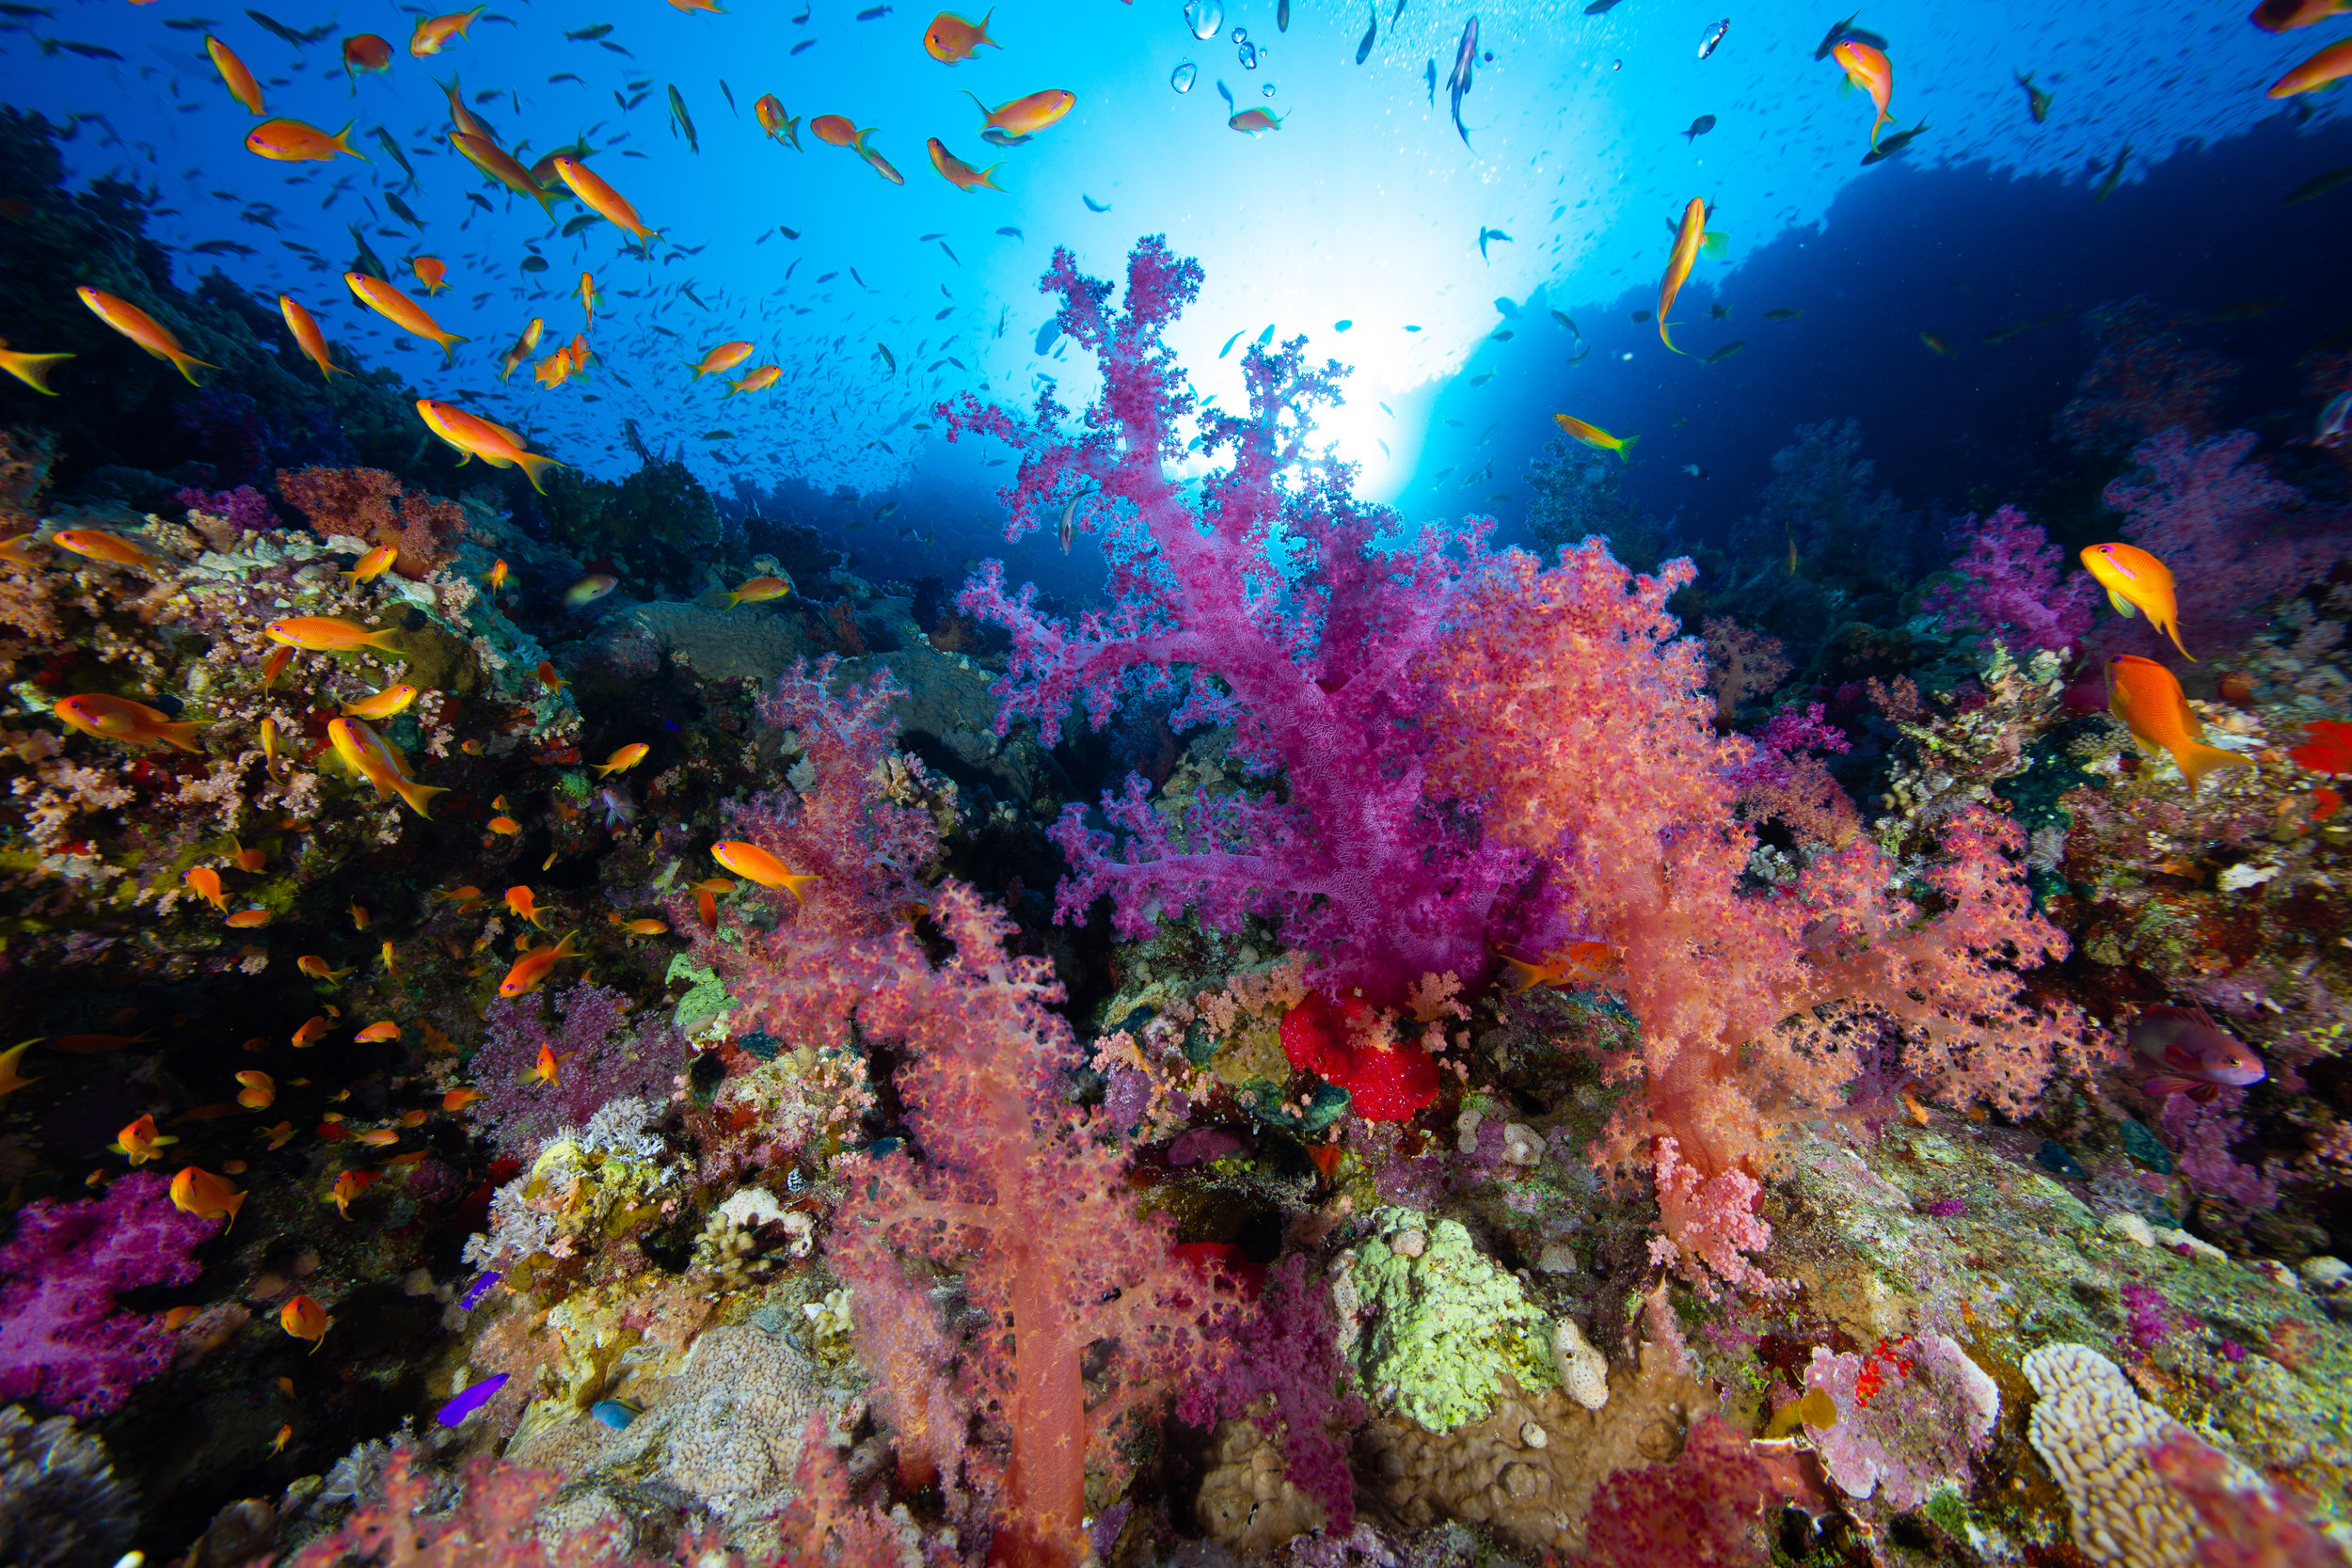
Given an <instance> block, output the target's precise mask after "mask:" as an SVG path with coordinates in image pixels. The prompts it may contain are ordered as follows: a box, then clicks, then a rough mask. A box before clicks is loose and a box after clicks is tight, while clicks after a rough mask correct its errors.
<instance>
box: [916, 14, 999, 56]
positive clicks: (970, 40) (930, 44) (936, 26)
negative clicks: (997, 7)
mask: <svg viewBox="0 0 2352 1568" xmlns="http://www.w3.org/2000/svg"><path fill="white" fill-rule="evenodd" d="M995 14H996V13H995V11H994V10H993V9H992V10H991V11H990V12H989V13H988V16H983V17H981V18H980V20H979V21H977V22H976V23H975V22H966V21H964V20H963V18H961V17H960V16H958V15H956V14H955V13H954V12H952V11H942V12H940V13H939V14H938V15H937V16H935V17H932V18H931V24H930V26H929V27H926V28H925V29H924V30H923V52H924V53H925V54H927V55H930V57H931V58H932V59H934V60H937V61H938V62H939V63H940V64H942V65H954V64H955V63H956V62H957V61H959V60H968V59H970V58H971V57H972V56H973V55H977V54H978V53H979V52H980V45H981V44H983V43H985V44H987V45H988V46H989V47H990V48H991V49H1002V48H1003V47H1004V45H1003V44H1001V43H998V42H997V41H996V40H994V39H993V38H990V37H989V36H988V19H989V17H992V16H994V15H995Z"/></svg>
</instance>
